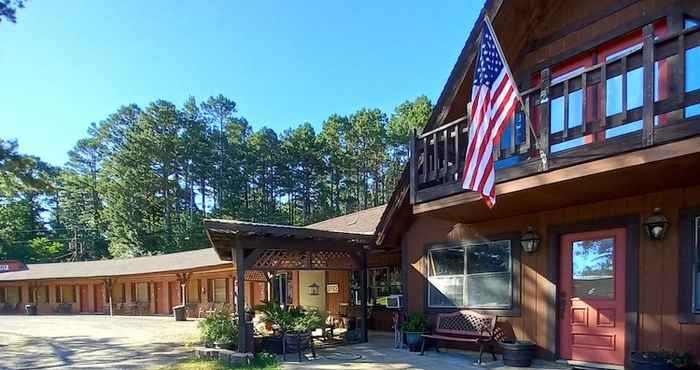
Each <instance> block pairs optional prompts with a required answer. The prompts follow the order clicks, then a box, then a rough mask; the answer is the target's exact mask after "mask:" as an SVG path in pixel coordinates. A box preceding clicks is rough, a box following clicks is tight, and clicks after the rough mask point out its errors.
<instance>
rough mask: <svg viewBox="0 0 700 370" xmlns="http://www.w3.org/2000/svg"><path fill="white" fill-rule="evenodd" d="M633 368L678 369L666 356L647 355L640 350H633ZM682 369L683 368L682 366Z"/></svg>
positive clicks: (638, 369)
mask: <svg viewBox="0 0 700 370" xmlns="http://www.w3.org/2000/svg"><path fill="white" fill-rule="evenodd" d="M631 359H632V369H634V370H677V369H679V368H677V367H675V366H673V364H671V363H669V362H668V360H666V359H665V358H658V357H646V358H645V356H643V355H642V353H640V352H632V356H631ZM681 369H682V368H681Z"/></svg>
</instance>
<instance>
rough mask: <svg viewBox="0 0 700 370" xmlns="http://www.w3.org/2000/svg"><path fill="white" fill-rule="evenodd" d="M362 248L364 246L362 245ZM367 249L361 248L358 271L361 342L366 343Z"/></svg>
mask: <svg viewBox="0 0 700 370" xmlns="http://www.w3.org/2000/svg"><path fill="white" fill-rule="evenodd" d="M363 248H364V247H363ZM367 274H368V270H367V251H366V250H364V249H363V250H362V270H361V271H360V289H361V290H362V291H361V292H360V297H361V298H362V342H364V343H367V342H368V340H369V337H368V335H367V333H368V328H367V319H368V314H367Z"/></svg>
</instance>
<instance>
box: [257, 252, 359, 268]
mask: <svg viewBox="0 0 700 370" xmlns="http://www.w3.org/2000/svg"><path fill="white" fill-rule="evenodd" d="M360 268H361V264H360V262H359V261H358V257H357V256H356V255H355V253H352V252H348V251H339V250H314V251H310V250H289V249H267V250H264V251H262V252H260V254H259V255H258V256H257V258H256V260H255V261H254V262H253V263H252V264H251V265H250V266H249V269H251V270H357V269H360Z"/></svg>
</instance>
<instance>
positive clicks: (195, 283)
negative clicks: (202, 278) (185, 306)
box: [187, 279, 201, 303]
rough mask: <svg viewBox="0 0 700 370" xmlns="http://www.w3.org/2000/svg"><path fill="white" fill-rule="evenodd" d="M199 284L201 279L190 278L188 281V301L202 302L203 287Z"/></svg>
mask: <svg viewBox="0 0 700 370" xmlns="http://www.w3.org/2000/svg"><path fill="white" fill-rule="evenodd" d="M199 284H200V282H199V279H190V280H188V281H187V303H199V302H200V297H199V293H200V291H201V289H200V287H199Z"/></svg>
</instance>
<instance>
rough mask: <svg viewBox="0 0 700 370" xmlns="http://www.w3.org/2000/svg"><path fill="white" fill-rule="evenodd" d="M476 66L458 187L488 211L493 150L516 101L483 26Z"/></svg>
mask: <svg viewBox="0 0 700 370" xmlns="http://www.w3.org/2000/svg"><path fill="white" fill-rule="evenodd" d="M477 63H478V64H477V65H476V69H475V71H474V83H473V84H472V102H471V107H470V110H471V115H472V120H471V124H470V125H469V147H468V148H467V158H466V161H465V162H464V172H463V173H464V178H463V179H462V187H463V188H464V189H469V190H473V191H475V192H478V193H481V195H482V196H483V198H484V200H485V201H486V205H488V206H489V208H491V207H493V206H494V204H496V191H495V184H494V182H495V178H496V175H495V173H494V167H493V148H494V146H496V145H497V144H498V143H499V141H500V137H501V133H502V132H503V130H504V129H505V128H506V126H507V125H508V122H509V121H510V120H511V119H512V118H513V114H514V113H515V108H516V106H517V102H518V98H519V97H518V91H517V86H515V83H514V82H513V80H512V78H511V77H510V73H509V72H508V66H507V64H506V61H505V60H504V59H503V58H502V57H501V53H500V51H499V46H498V40H496V38H495V37H494V35H493V34H492V31H491V30H490V27H489V25H488V24H487V23H484V27H483V31H482V34H481V45H480V49H479V56H478V59H477Z"/></svg>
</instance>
